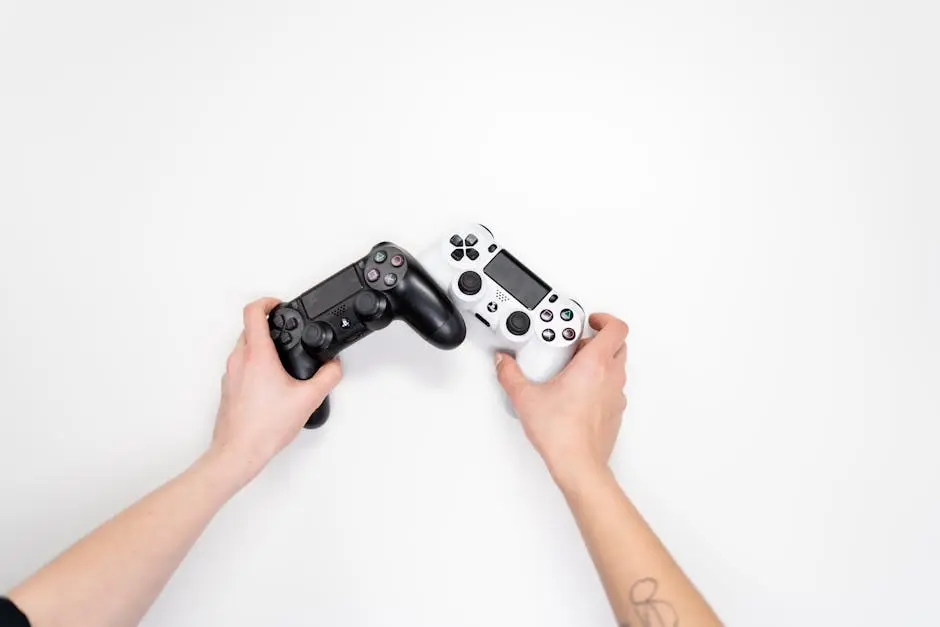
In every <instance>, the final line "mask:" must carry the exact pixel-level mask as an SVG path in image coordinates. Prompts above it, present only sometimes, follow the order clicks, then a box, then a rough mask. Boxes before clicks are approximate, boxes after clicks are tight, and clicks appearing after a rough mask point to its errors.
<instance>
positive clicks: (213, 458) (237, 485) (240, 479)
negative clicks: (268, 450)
mask: <svg viewBox="0 0 940 627" xmlns="http://www.w3.org/2000/svg"><path fill="white" fill-rule="evenodd" d="M269 459H270V458H269V457H268V456H265V455H260V454H258V453H251V452H248V451H242V450H240V449H238V448H237V447H235V446H232V445H229V444H216V443H213V444H212V446H210V447H209V449H208V450H207V451H206V452H205V453H203V455H202V457H200V458H199V460H198V461H197V462H196V463H197V465H201V466H204V467H205V468H206V469H207V470H208V471H209V472H210V473H211V474H212V476H213V477H215V478H216V479H217V480H218V481H219V482H220V483H222V484H224V485H226V486H228V487H229V488H230V489H231V490H232V491H233V492H237V491H238V490H240V489H241V488H243V487H244V486H245V485H247V484H248V483H249V482H250V481H251V480H252V479H254V478H255V477H256V476H257V475H258V473H260V472H261V471H262V470H263V469H264V467H265V466H266V465H267V463H268V461H269Z"/></svg>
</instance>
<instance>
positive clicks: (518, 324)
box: [506, 311, 530, 335]
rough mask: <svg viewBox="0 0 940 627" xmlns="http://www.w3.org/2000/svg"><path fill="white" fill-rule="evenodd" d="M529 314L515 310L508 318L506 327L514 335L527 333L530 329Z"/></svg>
mask: <svg viewBox="0 0 940 627" xmlns="http://www.w3.org/2000/svg"><path fill="white" fill-rule="evenodd" d="M529 324H530V322H529V316H527V315H526V314H525V313H524V312H522V311H514V312H512V313H511V314H509V317H508V318H506V328H507V329H509V332H510V333H512V334H513V335H525V334H526V333H527V332H528V330H529Z"/></svg>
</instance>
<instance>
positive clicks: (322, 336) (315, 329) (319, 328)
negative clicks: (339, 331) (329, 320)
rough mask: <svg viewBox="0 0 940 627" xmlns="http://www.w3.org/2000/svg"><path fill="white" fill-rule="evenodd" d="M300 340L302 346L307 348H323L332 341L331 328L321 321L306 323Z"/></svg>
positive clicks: (314, 349)
mask: <svg viewBox="0 0 940 627" xmlns="http://www.w3.org/2000/svg"><path fill="white" fill-rule="evenodd" d="M300 341H301V342H303V345H304V348H306V349H307V350H310V351H318V350H321V349H324V348H326V347H327V346H329V345H330V342H332V341H333V329H331V328H330V327H329V326H328V325H326V324H323V323H322V322H314V323H312V324H308V325H307V328H306V329H304V334H303V336H302V337H301V338H300Z"/></svg>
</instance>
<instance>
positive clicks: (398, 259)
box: [392, 255, 405, 268]
mask: <svg viewBox="0 0 940 627" xmlns="http://www.w3.org/2000/svg"><path fill="white" fill-rule="evenodd" d="M403 263H405V258H404V257H402V256H401V255H394V256H393V257H392V267H393V268H400V267H401V265H402V264H403Z"/></svg>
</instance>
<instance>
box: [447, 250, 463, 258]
mask: <svg viewBox="0 0 940 627" xmlns="http://www.w3.org/2000/svg"><path fill="white" fill-rule="evenodd" d="M450 256H451V257H453V258H454V261H460V260H461V259H463V250H462V249H460V248H455V249H454V250H453V251H452V252H451V253H450Z"/></svg>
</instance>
